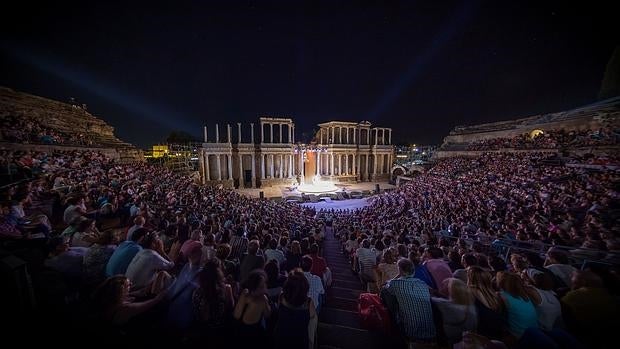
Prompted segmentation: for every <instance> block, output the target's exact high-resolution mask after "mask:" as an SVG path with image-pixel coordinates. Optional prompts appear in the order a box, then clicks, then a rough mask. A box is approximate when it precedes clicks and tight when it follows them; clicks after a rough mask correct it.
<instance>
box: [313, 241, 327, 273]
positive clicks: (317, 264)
mask: <svg viewBox="0 0 620 349" xmlns="http://www.w3.org/2000/svg"><path fill="white" fill-rule="evenodd" d="M310 258H312V269H310V273H312V274H313V275H316V276H318V277H320V278H321V280H322V279H323V274H324V273H325V270H326V269H327V263H326V262H325V258H323V257H319V245H318V244H312V245H311V246H310Z"/></svg>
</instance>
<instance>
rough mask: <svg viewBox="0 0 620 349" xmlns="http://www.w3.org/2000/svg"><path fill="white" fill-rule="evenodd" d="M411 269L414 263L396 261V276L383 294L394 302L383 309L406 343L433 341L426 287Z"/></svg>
mask: <svg viewBox="0 0 620 349" xmlns="http://www.w3.org/2000/svg"><path fill="white" fill-rule="evenodd" d="M413 268H414V267H413V263H412V262H411V261H410V260H408V259H401V260H399V261H398V272H399V273H398V276H397V277H396V278H394V279H392V280H390V282H389V283H388V284H387V285H386V287H385V288H384V291H383V292H385V294H386V296H392V297H393V298H394V299H395V302H387V304H386V306H387V307H388V310H389V311H390V313H391V314H392V316H394V317H395V319H396V323H397V324H398V326H399V327H400V329H401V332H402V333H403V334H404V335H405V336H406V337H407V338H408V339H409V340H411V341H413V342H434V340H435V335H436V332H435V325H434V322H433V310H432V307H431V295H430V293H429V289H428V286H427V285H426V284H425V283H424V282H422V281H420V280H419V279H416V278H414V277H413V274H414V270H413ZM382 298H385V296H383V297H382Z"/></svg>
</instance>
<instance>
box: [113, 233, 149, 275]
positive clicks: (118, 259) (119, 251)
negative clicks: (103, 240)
mask: <svg viewBox="0 0 620 349" xmlns="http://www.w3.org/2000/svg"><path fill="white" fill-rule="evenodd" d="M147 233H148V231H147V230H146V229H144V228H142V229H138V230H136V231H135V232H134V233H133V234H132V236H131V238H132V240H129V241H125V242H123V243H121V244H120V245H118V247H117V248H116V250H114V253H113V254H112V257H110V260H109V261H108V265H107V266H106V269H105V273H106V276H108V277H109V276H113V275H125V272H126V271H127V267H128V266H129V263H131V261H132V260H133V257H135V256H136V254H137V253H138V252H140V251H141V250H142V246H140V244H139V243H141V242H142V239H143V238H144V237H145V235H146V234H147Z"/></svg>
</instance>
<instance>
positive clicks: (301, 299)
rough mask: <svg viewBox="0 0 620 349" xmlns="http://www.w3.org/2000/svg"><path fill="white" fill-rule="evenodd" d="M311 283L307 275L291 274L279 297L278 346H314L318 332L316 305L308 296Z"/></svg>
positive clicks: (276, 334) (276, 331)
mask: <svg viewBox="0 0 620 349" xmlns="http://www.w3.org/2000/svg"><path fill="white" fill-rule="evenodd" d="M309 288H310V285H309V284H308V280H307V279H306V277H305V276H304V275H303V274H301V273H299V272H295V273H292V274H291V275H289V277H288V279H287V280H286V282H285V283H284V287H283V289H282V294H281V295H280V297H279V307H278V323H277V325H276V328H275V333H274V337H275V344H276V346H275V347H276V348H314V336H315V333H316V324H313V323H312V322H311V320H314V322H315V323H316V318H317V315H316V312H315V306H314V304H313V302H312V298H310V297H308V292H309Z"/></svg>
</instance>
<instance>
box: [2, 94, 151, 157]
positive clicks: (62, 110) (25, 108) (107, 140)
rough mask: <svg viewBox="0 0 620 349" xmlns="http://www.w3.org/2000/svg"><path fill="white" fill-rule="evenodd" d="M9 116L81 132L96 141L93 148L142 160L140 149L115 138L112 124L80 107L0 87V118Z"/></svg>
mask: <svg viewBox="0 0 620 349" xmlns="http://www.w3.org/2000/svg"><path fill="white" fill-rule="evenodd" d="M8 116H14V117H30V118H35V119H36V120H37V122H39V123H40V124H41V125H43V126H45V127H48V128H51V129H54V130H58V131H60V132H63V133H65V134H67V135H78V134H84V135H86V136H88V137H89V138H90V139H91V140H92V141H93V142H94V143H95V144H96V145H97V147H96V148H94V147H93V149H95V150H100V149H113V150H116V151H117V152H118V157H119V159H121V160H123V161H144V157H143V154H142V151H141V150H139V149H137V148H136V147H135V146H133V145H132V144H129V143H126V142H123V141H121V140H120V139H118V138H117V137H116V136H114V127H112V126H110V125H108V124H107V123H106V122H105V121H103V120H102V119H99V118H97V117H95V116H94V115H92V114H90V113H89V112H87V111H86V110H84V109H82V108H81V107H77V106H73V105H71V104H67V103H62V102H59V101H54V100H51V99H47V98H43V97H38V96H34V95H30V94H27V93H23V92H18V91H14V90H12V89H10V88H6V87H0V118H4V117H8ZM38 147H39V148H40V149H45V148H44V147H46V146H44V145H41V146H38ZM61 147H62V148H64V149H72V148H77V147H72V146H64V145H63V146H61ZM59 149H60V148H59ZM82 149H84V148H83V147H82Z"/></svg>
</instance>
